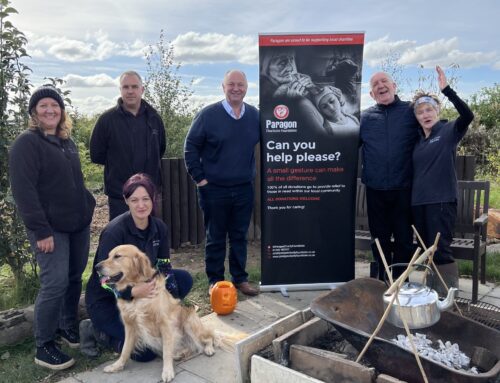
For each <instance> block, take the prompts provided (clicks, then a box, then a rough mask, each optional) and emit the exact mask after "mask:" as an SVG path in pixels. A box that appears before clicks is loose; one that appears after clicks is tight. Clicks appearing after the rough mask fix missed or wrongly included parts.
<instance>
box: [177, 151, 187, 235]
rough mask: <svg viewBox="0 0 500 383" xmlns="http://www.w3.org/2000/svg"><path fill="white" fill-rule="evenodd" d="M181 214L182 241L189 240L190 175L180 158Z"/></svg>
mask: <svg viewBox="0 0 500 383" xmlns="http://www.w3.org/2000/svg"><path fill="white" fill-rule="evenodd" d="M178 166H179V216H180V221H181V222H180V243H181V244H182V243H186V242H187V241H189V206H188V205H189V197H188V182H189V180H188V177H189V175H188V174H187V171H186V167H185V166H184V161H183V160H182V159H179V161H178Z"/></svg>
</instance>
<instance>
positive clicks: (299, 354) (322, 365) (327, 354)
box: [290, 344, 375, 383]
mask: <svg viewBox="0 0 500 383" xmlns="http://www.w3.org/2000/svg"><path fill="white" fill-rule="evenodd" d="M290 367H291V368H293V369H294V370H296V371H300V372H302V373H304V374H306V375H309V376H312V377H313V378H316V379H319V380H322V381H324V382H327V383H337V382H356V383H371V382H373V379H374V378H375V369H374V368H372V367H371V368H370V367H366V366H363V365H362V364H360V363H356V362H354V361H352V360H348V359H345V358H344V357H343V356H342V355H340V354H337V353H335V352H331V351H327V350H320V349H317V348H314V347H307V346H301V345H295V344H294V345H292V346H291V347H290Z"/></svg>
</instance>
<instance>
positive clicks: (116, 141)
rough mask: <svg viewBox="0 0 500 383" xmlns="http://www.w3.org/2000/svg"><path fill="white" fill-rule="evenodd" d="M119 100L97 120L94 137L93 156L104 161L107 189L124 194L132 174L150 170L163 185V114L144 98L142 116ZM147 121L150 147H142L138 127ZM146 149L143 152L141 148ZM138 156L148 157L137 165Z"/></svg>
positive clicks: (114, 194)
mask: <svg viewBox="0 0 500 383" xmlns="http://www.w3.org/2000/svg"><path fill="white" fill-rule="evenodd" d="M122 104H123V102H122V100H121V98H120V99H119V100H118V104H117V105H116V106H115V107H113V108H111V109H109V110H107V111H106V112H104V113H103V114H102V115H101V117H99V119H98V120H97V123H96V125H95V128H94V130H93V132H92V137H91V138H90V159H91V160H92V162H94V163H96V164H100V165H104V191H105V193H106V195H108V196H109V197H112V198H122V187H123V184H124V183H125V181H127V180H128V179H129V178H130V176H132V175H134V174H136V173H146V174H148V175H149V176H150V177H151V179H152V180H153V181H154V182H155V184H156V185H157V186H160V185H161V172H160V169H161V158H162V157H163V154H164V153H165V148H166V138H165V128H164V126H163V122H162V120H161V117H160V115H159V114H158V113H157V112H156V110H155V109H154V108H153V107H152V106H150V105H149V104H148V103H147V102H146V101H144V100H142V102H141V109H140V111H139V114H138V116H133V115H132V114H131V113H130V112H127V111H126V110H124V109H123V107H122ZM144 123H145V124H146V125H147V126H145V127H144V128H147V129H148V132H147V134H146V147H145V148H144V147H140V146H142V145H139V142H140V140H139V138H138V137H137V136H136V134H137V133H136V132H137V130H136V129H134V128H135V127H140V126H141V124H144ZM139 151H142V152H139ZM137 156H142V157H144V159H145V161H144V165H143V166H140V167H138V166H136V165H134V159H136V158H137Z"/></svg>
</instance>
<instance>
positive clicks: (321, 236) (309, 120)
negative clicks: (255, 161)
mask: <svg viewBox="0 0 500 383" xmlns="http://www.w3.org/2000/svg"><path fill="white" fill-rule="evenodd" d="M363 43H364V34H363V33H331V34H328V33H322V34H293V35H292V34H279V35H276V34H274V35H270V34H261V35H259V57H260V116H261V117H260V118H261V133H262V140H261V155H262V158H261V159H262V161H261V163H262V261H261V262H262V280H261V290H263V291H270V290H277V289H281V290H283V289H284V288H285V289H290V290H292V289H307V288H321V287H325V288H326V287H328V286H331V285H332V284H335V283H338V282H345V281H348V280H351V279H353V278H354V208H355V204H354V203H355V198H356V173H357V159H358V136H359V117H360V116H359V114H360V112H359V109H360V90H361V65H362V59H363Z"/></svg>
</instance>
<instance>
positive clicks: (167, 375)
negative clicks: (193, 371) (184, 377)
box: [161, 368, 175, 382]
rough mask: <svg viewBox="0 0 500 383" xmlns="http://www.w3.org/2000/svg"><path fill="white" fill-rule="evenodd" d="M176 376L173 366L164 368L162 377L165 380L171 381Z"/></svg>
mask: <svg viewBox="0 0 500 383" xmlns="http://www.w3.org/2000/svg"><path fill="white" fill-rule="evenodd" d="M174 376H175V372H174V369H173V368H168V369H164V370H163V372H162V373H161V379H162V380H163V381H164V382H170V381H171V380H172V379H174Z"/></svg>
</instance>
